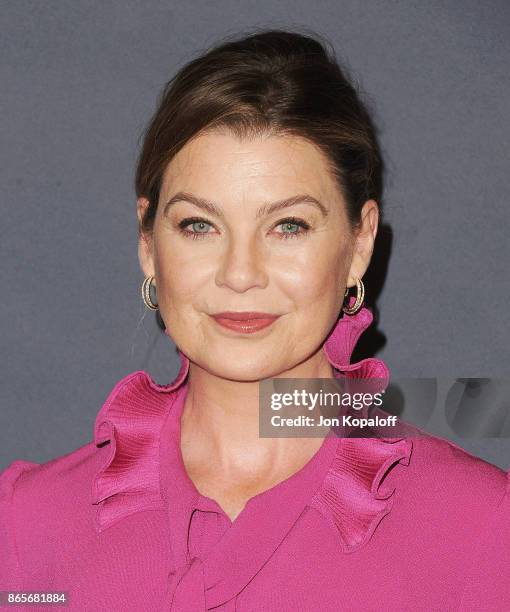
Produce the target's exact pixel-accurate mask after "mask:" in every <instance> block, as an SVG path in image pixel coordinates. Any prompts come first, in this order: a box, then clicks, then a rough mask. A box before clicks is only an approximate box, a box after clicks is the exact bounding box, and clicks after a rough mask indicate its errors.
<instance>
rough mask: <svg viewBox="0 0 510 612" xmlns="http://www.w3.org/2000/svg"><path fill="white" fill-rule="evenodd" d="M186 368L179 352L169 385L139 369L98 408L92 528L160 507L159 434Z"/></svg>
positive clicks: (186, 365) (119, 384) (119, 385)
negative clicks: (101, 451) (100, 453)
mask: <svg viewBox="0 0 510 612" xmlns="http://www.w3.org/2000/svg"><path fill="white" fill-rule="evenodd" d="M188 369H189V360H188V359H187V358H186V357H185V356H184V355H182V354H181V368H180V370H179V373H178V375H177V377H176V379H175V380H174V381H173V382H172V383H171V384H169V385H159V384H157V383H156V382H155V381H154V380H153V379H152V377H151V376H150V375H149V374H148V373H147V372H145V371H144V370H138V371H137V372H133V373H131V374H129V375H128V376H126V377H124V378H123V379H121V380H120V381H119V382H118V383H117V384H116V385H115V387H114V388H113V390H112V391H111V393H110V395H109V396H108V398H107V400H106V402H105V403H104V405H103V407H102V408H101V410H100V412H99V414H98V416H97V418H96V423H95V428H94V440H95V443H96V446H98V447H101V446H102V445H104V444H105V443H106V442H108V441H109V442H110V444H109V452H108V455H107V458H106V461H105V463H104V464H103V465H102V467H101V468H100V469H99V470H98V472H97V473H96V475H95V477H94V480H93V482H92V504H94V505H97V512H96V524H95V527H96V530H97V531H102V530H103V529H105V528H106V527H109V526H110V525H113V524H114V523H116V522H117V521H119V520H121V519H123V518H125V517H126V516H128V515H130V514H133V513H134V512H139V511H140V510H158V509H163V508H164V501H163V498H162V495H161V487H160V478H159V474H160V469H159V445H160V433H161V429H162V427H163V424H164V422H165V418H166V416H167V415H168V412H169V410H171V407H172V405H173V403H174V401H175V399H176V396H177V390H178V388H179V387H180V386H181V384H182V383H183V382H184V380H185V378H186V376H187V374H188Z"/></svg>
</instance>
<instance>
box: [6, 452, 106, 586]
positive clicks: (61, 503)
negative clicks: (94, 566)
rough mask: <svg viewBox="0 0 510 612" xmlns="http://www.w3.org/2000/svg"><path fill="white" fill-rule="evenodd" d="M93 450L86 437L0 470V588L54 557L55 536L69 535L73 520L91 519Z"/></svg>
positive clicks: (56, 551)
mask: <svg viewBox="0 0 510 612" xmlns="http://www.w3.org/2000/svg"><path fill="white" fill-rule="evenodd" d="M96 453H98V449H96V447H95V444H94V443H92V442H89V443H88V444H86V445H84V446H82V447H80V448H78V449H76V450H74V451H72V452H70V453H68V454H66V455H62V456H60V457H57V458H55V459H52V460H51V461H48V462H46V463H40V464H39V463H35V462H32V461H26V460H23V459H16V460H15V461H13V462H11V463H10V464H9V465H8V466H7V468H5V469H4V470H3V471H2V472H0V555H1V557H2V562H1V563H0V590H1V589H2V588H3V587H5V588H9V589H11V590H12V588H13V586H16V585H19V584H21V582H22V581H23V579H24V578H25V577H26V571H31V570H29V568H39V567H41V568H42V567H43V566H46V565H48V564H49V563H50V561H51V560H52V559H54V558H57V557H58V545H59V542H60V541H61V540H62V538H69V537H70V536H71V534H72V533H73V525H76V524H81V525H85V524H86V521H87V520H89V521H90V523H91V520H90V519H91V518H92V515H91V510H90V508H91V505H90V499H91V497H90V496H91V493H90V484H89V483H90V482H91V476H92V474H93V473H94V470H96V469H97V465H98V463H97V461H98V459H99V456H98V455H97V454H96ZM91 524H92V523H91ZM41 564H42V565H41ZM40 571H43V569H41V570H40ZM29 575H31V574H29ZM20 581H21V582H20Z"/></svg>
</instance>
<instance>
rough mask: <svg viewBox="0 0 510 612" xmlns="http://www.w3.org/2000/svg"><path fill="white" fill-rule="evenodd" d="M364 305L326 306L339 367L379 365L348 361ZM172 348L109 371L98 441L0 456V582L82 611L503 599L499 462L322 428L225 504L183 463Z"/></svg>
mask: <svg viewBox="0 0 510 612" xmlns="http://www.w3.org/2000/svg"><path fill="white" fill-rule="evenodd" d="M371 322H372V313H371V312H370V310H368V309H367V308H363V309H362V310H360V311H359V312H358V313H357V314H356V315H354V316H352V317H348V316H343V317H342V318H341V319H339V321H338V323H337V325H336V327H335V329H334V330H333V332H332V334H331V335H330V336H329V338H328V339H327V341H326V343H325V346H324V348H325V353H326V355H327V357H328V359H329V361H330V363H331V364H332V365H333V366H334V368H335V375H337V376H340V375H342V374H343V375H345V376H347V377H352V378H356V377H358V378H360V377H378V378H384V379H386V380H389V371H388V369H387V367H386V365H385V364H384V363H383V362H382V361H381V360H378V359H374V358H369V359H364V360H362V361H360V362H358V363H354V364H351V363H350V357H351V354H352V350H353V348H354V346H355V344H356V343H357V341H358V339H359V336H360V335H361V333H362V332H363V331H364V330H365V329H366V328H367V327H368V326H369V325H370V324H371ZM179 356H180V359H181V368H180V371H179V373H178V375H177V377H176V378H175V380H174V381H173V382H172V383H171V384H169V385H158V384H156V383H155V382H154V380H153V379H152V378H151V377H150V375H149V374H147V372H145V371H143V370H140V371H136V372H133V373H131V374H129V375H128V376H126V377H125V378H123V379H122V380H120V381H119V382H118V383H117V384H116V385H115V387H114V388H113V390H112V391H111V393H110V394H109V396H108V398H107V399H106V402H105V403H104V405H103V407H102V408H101V410H100V412H99V413H98V415H97V418H96V423H95V428H94V440H93V441H91V442H89V443H88V444H86V445H85V446H83V447H81V448H78V449H77V450H75V451H73V452H71V453H69V454H67V455H64V456H61V457H57V458H56V459H53V460H51V461H49V462H47V463H43V464H37V463H33V462H30V461H24V460H16V461H13V462H12V463H11V464H10V465H9V466H8V467H7V469H5V470H4V471H3V472H2V473H0V591H16V592H24V593H28V592H34V591H37V592H45V593H48V592H59V591H66V592H67V594H68V603H67V609H70V610H75V611H80V612H82V611H89V610H90V611H104V610H108V611H119V612H120V611H122V612H126V611H133V612H140V611H159V610H172V611H183V612H204V611H207V610H215V611H218V612H219V611H222V612H223V611H225V612H227V611H229V612H232V611H237V612H261V611H268V612H272V611H274V612H276V611H278V612H282V611H283V612H312V611H317V610H320V611H321V612H338V611H341V610H346V611H347V610H348V611H353V610H355V611H356V610H360V611H367V610H368V611H370V610H373V611H381V610H391V611H399V610H413V611H415V610H427V611H428V610H457V611H459V610H462V611H468V610H469V611H473V610H483V611H490V610H498V611H502V610H510V475H509V472H505V471H504V470H501V469H499V468H498V467H496V466H494V465H492V464H490V463H487V462H486V461H483V460H482V459H480V458H478V457H476V456H473V455H471V454H469V453H467V452H466V451H464V450H462V449H461V448H460V447H458V446H456V445H455V444H453V443H452V442H449V441H448V440H446V439H442V438H439V437H436V436H420V437H415V438H391V439H390V438H386V439H376V438H364V439H361V438H359V439H356V438H338V437H336V436H334V435H330V436H328V437H326V438H325V439H324V442H323V444H322V446H321V448H320V449H319V450H318V451H317V453H316V454H315V455H314V456H313V457H312V459H311V460H310V461H309V462H308V463H307V464H306V465H305V466H304V467H303V468H302V469H300V470H299V471H298V472H296V473H295V474H293V475H292V476H290V477H289V478H287V479H285V480H283V481H282V482H280V483H279V484H277V485H275V486H273V487H271V488H270V489H268V490H266V491H264V492H263V493H260V494H258V495H255V496H254V497H252V498H251V499H250V500H249V501H248V503H247V504H246V506H245V508H244V509H243V510H242V512H241V513H240V514H239V515H238V516H237V518H236V519H235V521H233V522H232V521H231V520H230V518H229V517H228V516H227V515H226V514H225V512H224V511H223V510H222V508H221V507H220V506H219V505H218V503H217V502H216V501H214V500H213V499H211V498H209V497H206V496H204V495H201V494H200V493H199V491H198V490H197V488H196V487H195V485H194V484H193V482H192V481H191V479H190V478H189V476H188V475H187V473H186V471H185V468H184V464H183V460H182V455H181V450H180V416H181V414H182V410H183V406H184V399H185V397H186V393H187V390H188V378H187V374H188V369H189V361H188V359H187V358H186V357H185V355H184V354H183V353H181V352H180V351H179ZM4 597H5V595H4ZM14 609H27V610H32V611H34V610H47V609H48V606H42V605H41V606H38V605H30V606H18V607H16V608H14Z"/></svg>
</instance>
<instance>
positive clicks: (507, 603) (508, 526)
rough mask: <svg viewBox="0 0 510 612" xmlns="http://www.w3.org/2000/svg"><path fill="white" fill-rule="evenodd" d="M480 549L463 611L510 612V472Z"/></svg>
mask: <svg viewBox="0 0 510 612" xmlns="http://www.w3.org/2000/svg"><path fill="white" fill-rule="evenodd" d="M483 533H484V536H483V539H482V541H481V543H480V545H479V546H474V550H473V555H474V556H473V560H474V563H473V564H472V565H471V570H470V571H469V572H468V573H467V575H466V584H465V589H464V593H463V596H462V598H461V603H460V607H459V610H460V611H462V612H468V610H469V611H470V612H471V611H472V610H484V612H490V611H492V610H493V611H494V612H501V611H502V610H510V470H508V471H507V473H506V488H505V491H504V493H503V496H502V498H501V500H500V502H499V504H498V506H497V507H496V508H495V510H494V513H493V515H492V519H491V517H489V519H488V521H487V525H486V529H484V532H483Z"/></svg>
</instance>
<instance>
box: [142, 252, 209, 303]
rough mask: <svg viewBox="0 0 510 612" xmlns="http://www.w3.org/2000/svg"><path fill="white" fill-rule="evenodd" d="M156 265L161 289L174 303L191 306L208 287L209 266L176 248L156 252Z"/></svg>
mask: <svg viewBox="0 0 510 612" xmlns="http://www.w3.org/2000/svg"><path fill="white" fill-rule="evenodd" d="M154 265H155V269H156V274H157V277H158V279H159V289H160V292H163V293H164V294H165V296H168V298H169V299H171V300H172V302H173V303H176V302H182V303H185V304H188V305H189V304H190V302H191V301H192V299H193V298H196V296H197V295H200V292H201V291H202V290H203V288H204V287H205V286H206V284H207V282H206V279H207V277H208V269H207V266H206V265H204V262H201V261H200V258H198V257H194V256H193V255H192V254H191V255H190V254H188V253H184V252H182V250H181V251H180V252H179V249H176V248H165V247H160V248H159V249H157V250H156V253H155V258H154Z"/></svg>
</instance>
